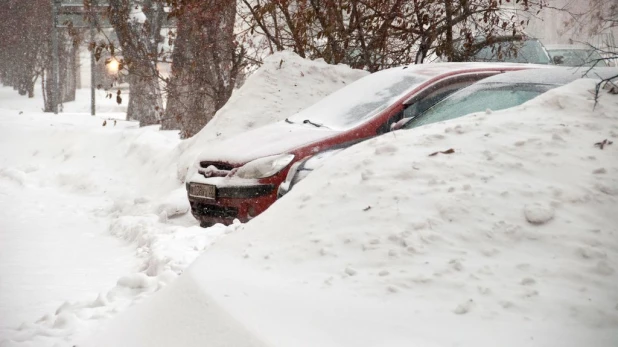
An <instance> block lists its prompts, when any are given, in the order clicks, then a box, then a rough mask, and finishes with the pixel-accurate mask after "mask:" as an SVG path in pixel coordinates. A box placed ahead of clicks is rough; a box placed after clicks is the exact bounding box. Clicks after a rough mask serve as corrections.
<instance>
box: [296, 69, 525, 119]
mask: <svg viewBox="0 0 618 347" xmlns="http://www.w3.org/2000/svg"><path fill="white" fill-rule="evenodd" d="M523 66H526V67H530V65H522V64H515V63H476V62H470V63H436V64H423V65H407V66H402V67H396V68H391V69H387V70H382V71H378V72H375V73H373V74H371V75H369V76H366V77H363V78H361V79H359V80H357V81H355V82H354V83H352V84H350V85H349V86H347V87H346V88H343V89H340V90H338V91H336V92H334V93H333V94H331V95H329V96H327V97H326V98H324V99H322V100H320V101H318V102H317V103H315V104H313V105H312V106H310V107H308V108H306V109H304V110H302V111H300V112H298V113H297V114H295V115H293V116H291V117H289V120H290V121H291V122H293V123H303V122H304V121H305V120H311V122H313V123H315V124H320V125H324V126H325V127H328V128H330V129H333V130H346V129H351V128H353V127H355V126H357V125H359V124H361V123H362V122H364V121H366V120H367V119H370V118H371V117H373V116H375V115H376V114H378V113H379V112H381V111H382V110H384V109H385V108H387V107H388V106H390V105H392V104H393V103H394V102H396V101H397V100H398V99H400V98H402V97H403V96H405V95H406V94H408V93H410V92H411V91H412V90H414V88H416V87H418V86H420V85H421V84H423V83H424V82H426V81H428V80H430V79H432V78H435V77H438V76H440V75H444V74H451V73H454V72H465V71H474V70H479V69H500V68H514V67H523Z"/></svg>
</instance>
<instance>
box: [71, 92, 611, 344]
mask: <svg viewBox="0 0 618 347" xmlns="http://www.w3.org/2000/svg"><path fill="white" fill-rule="evenodd" d="M593 88H594V84H593V82H592V81H590V80H580V81H577V82H575V83H572V84H571V85H568V86H565V87H562V88H558V89H555V90H552V91H550V92H548V93H546V94H544V95H543V96H541V97H539V98H537V99H535V100H532V101H531V102H528V103H527V104H525V105H522V106H520V107H517V108H514V109H511V110H505V111H500V112H491V110H488V111H487V112H483V113H480V114H473V115H469V116H467V117H463V118H460V119H456V120H454V121H450V122H446V123H436V124H432V125H429V126H425V127H422V128H418V129H414V130H408V131H399V132H395V133H391V134H387V135H385V136H381V137H379V138H376V139H373V140H370V141H367V142H364V143H362V144H359V145H357V146H354V147H351V148H349V149H347V150H345V151H343V152H342V153H340V154H338V155H337V156H336V160H331V161H329V162H327V163H326V165H325V166H324V167H323V168H321V169H320V170H319V171H317V172H315V173H314V174H312V175H310V176H309V177H308V178H307V179H305V180H304V181H303V182H302V183H301V184H300V185H298V186H297V187H295V188H294V190H292V192H291V193H290V194H289V195H286V196H285V198H284V199H282V200H280V201H278V202H277V203H276V204H275V205H274V206H273V207H272V208H270V209H269V210H268V211H266V212H265V213H263V214H261V215H260V216H258V217H257V218H256V219H254V220H253V221H252V222H251V223H249V224H246V225H244V226H242V227H241V230H239V231H237V232H235V233H232V234H230V235H228V236H227V237H226V238H224V239H222V240H221V241H219V242H218V243H217V244H215V245H214V246H213V247H212V248H211V249H209V251H208V252H206V253H205V254H204V255H202V256H201V257H200V258H199V259H198V260H197V261H196V262H195V263H194V264H193V265H192V266H191V267H190V268H189V269H188V270H187V271H185V273H184V274H183V276H181V278H182V280H179V281H176V282H175V283H173V284H172V285H170V286H168V287H167V288H166V289H165V291H164V292H162V293H161V295H160V296H158V297H153V298H151V299H149V300H148V301H147V302H144V303H143V304H142V305H140V306H137V307H134V308H133V309H130V310H128V311H127V312H125V313H124V314H122V315H121V316H119V317H118V319H117V320H114V321H111V322H110V323H109V325H107V327H105V328H103V329H102V330H101V331H99V332H98V333H97V334H95V335H94V336H93V337H92V338H90V339H89V340H88V341H87V342H85V343H80V344H79V346H112V345H123V346H149V347H153V346H169V345H183V346H185V347H191V346H202V345H204V343H207V344H208V345H209V346H224V345H230V343H227V342H228V341H226V340H225V339H220V338H219V337H221V336H223V335H222V334H225V333H229V332H230V331H231V332H238V334H242V336H247V334H249V335H248V336H247V337H246V338H245V339H240V338H239V340H235V342H234V343H231V345H235V346H248V345H255V344H256V343H257V342H256V341H260V342H263V343H264V344H266V345H269V346H410V345H415V346H416V345H418V346H451V345H463V346H472V345H474V346H496V345H500V346H517V347H521V346H532V345H534V346H607V347H610V346H616V345H617V344H618V272H617V271H618V229H617V228H618V216H617V215H616V206H618V178H617V177H618V160H616V158H617V157H618V156H617V151H618V144H616V143H615V141H616V140H617V139H618V97H616V96H613V95H608V94H605V93H604V94H603V95H602V97H601V100H600V104H599V105H598V106H597V107H596V109H595V110H594V111H593V101H592V100H591V94H590V91H591V90H592V89H593ZM605 139H607V140H609V141H613V142H614V143H613V144H611V145H605V146H604V148H603V149H601V148H599V147H600V146H595V143H599V142H601V141H603V140H605ZM449 149H453V151H449ZM436 152H437V154H435V155H434V153H436ZM443 152H445V153H443ZM449 153H450V154H449ZM188 297H190V298H191V300H188V299H187V298H188ZM194 305H195V306H201V307H203V308H204V309H203V310H196V309H195V306H194ZM168 310H170V311H171V312H172V316H171V317H166V315H167V312H168ZM219 318H220V319H219ZM196 322H197V324H196ZM209 322H217V325H216V329H215V328H212V327H209V326H208V325H209ZM213 330H214V331H213ZM239 336H240V335H239ZM170 337H172V338H171V339H170ZM174 342H177V343H174Z"/></svg>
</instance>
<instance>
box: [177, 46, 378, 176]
mask: <svg viewBox="0 0 618 347" xmlns="http://www.w3.org/2000/svg"><path fill="white" fill-rule="evenodd" d="M367 74H369V73H368V72H367V71H363V70H355V69H351V68H350V67H349V66H347V65H329V64H326V63H325V62H324V60H322V59H318V60H307V59H303V58H301V57H300V56H298V55H297V54H295V53H292V52H288V51H283V52H277V53H275V54H273V55H271V56H269V57H267V58H266V59H264V64H263V65H262V66H261V67H260V68H259V69H258V70H257V71H256V72H255V73H254V74H252V75H251V76H249V78H248V79H247V81H246V82H245V84H244V85H243V86H242V87H241V88H240V89H237V90H234V93H233V94H232V96H231V97H230V99H229V100H228V102H227V103H226V104H225V106H223V108H221V109H220V110H219V112H217V114H216V115H215V117H214V118H213V119H212V120H211V121H210V122H209V123H208V124H206V126H205V127H204V129H202V130H201V131H200V132H199V133H198V134H196V135H195V136H193V137H192V138H190V139H188V140H186V141H184V142H183V143H182V145H181V146H179V148H178V153H179V155H180V161H179V177H180V178H181V179H182V180H184V178H185V175H186V172H187V169H188V168H189V167H190V166H191V165H193V164H194V162H195V160H196V159H195V158H196V157H197V156H198V155H199V154H200V153H201V151H202V150H204V149H205V148H208V146H209V145H210V144H211V143H212V142H213V141H220V140H223V139H226V138H230V137H231V136H234V135H237V134H239V133H242V132H244V131H247V130H251V129H255V128H258V127H261V126H263V125H267V124H270V123H274V122H276V121H280V120H283V119H285V118H287V117H289V116H291V115H293V114H295V113H296V112H298V111H300V110H302V109H304V108H306V107H308V106H310V105H312V104H313V103H315V102H317V101H319V100H320V99H322V98H323V97H325V96H327V95H328V94H330V93H332V92H334V91H336V90H338V89H340V88H343V87H345V86H346V85H348V84H350V83H352V82H354V81H355V80H357V79H359V78H361V77H363V76H366V75H367Z"/></svg>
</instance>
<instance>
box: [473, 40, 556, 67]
mask: <svg viewBox="0 0 618 347" xmlns="http://www.w3.org/2000/svg"><path fill="white" fill-rule="evenodd" d="M469 60H470V61H477V62H510V63H527V64H552V60H551V57H550V55H549V53H548V52H547V50H546V49H545V47H544V46H543V44H542V43H541V41H539V40H538V39H534V38H527V39H524V40H516V41H509V42H499V43H494V44H492V45H489V46H486V47H483V48H482V49H481V50H480V51H478V52H477V53H476V54H474V55H473V56H472V57H471V58H470V59H469Z"/></svg>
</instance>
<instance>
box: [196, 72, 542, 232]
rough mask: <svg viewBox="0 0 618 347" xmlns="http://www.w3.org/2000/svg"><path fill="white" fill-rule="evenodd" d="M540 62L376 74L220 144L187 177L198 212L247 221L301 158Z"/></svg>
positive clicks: (210, 218) (204, 218) (207, 219)
mask: <svg viewBox="0 0 618 347" xmlns="http://www.w3.org/2000/svg"><path fill="white" fill-rule="evenodd" d="M539 67H542V66H535V65H530V64H511V63H439V64H428V65H410V66H403V67H397V68H392V69H388V70H383V71H380V72H376V73H373V74H371V75H369V76H367V77H364V78H361V79H360V80H358V81H356V82H354V83H352V84H350V85H349V86H347V87H345V88H342V89H340V90H338V91H337V92H334V93H332V94H331V95H329V96H328V97H326V98H324V99H322V100H321V101H319V102H317V103H316V104H314V105H312V106H310V107H308V108H306V109H304V110H302V111H300V112H298V113H297V114H295V115H293V116H291V117H289V118H287V119H285V120H284V121H280V122H277V123H274V124H271V125H267V126H264V127H261V128H258V129H255V130H252V131H248V132H246V133H242V134H240V135H237V136H235V137H232V138H229V139H226V140H223V141H220V142H218V143H213V145H212V146H210V147H209V148H207V149H206V150H205V151H204V152H203V153H202V154H201V155H200V157H199V159H198V161H197V162H196V164H195V165H196V166H197V167H196V168H195V170H194V174H193V175H191V176H190V177H189V178H188V180H187V183H186V187H187V194H188V198H189V201H190V203H191V211H192V213H193V215H194V216H195V218H197V219H198V220H199V221H200V224H201V225H202V226H208V225H212V224H214V223H224V224H229V223H231V222H232V221H233V220H234V219H239V220H240V221H243V222H246V221H248V220H250V219H251V218H253V217H255V216H257V215H258V214H260V213H262V212H263V211H264V210H266V209H267V208H268V207H269V206H270V205H271V204H273V203H274V202H275V201H276V200H277V189H278V187H279V185H280V184H281V183H282V182H283V181H284V179H285V178H286V175H287V172H288V170H289V168H290V166H291V165H292V164H294V163H295V162H296V161H299V160H301V159H303V158H306V157H308V156H311V155H313V154H315V153H318V152H320V151H323V150H325V149H327V148H332V147H335V146H340V145H344V144H346V143H351V142H357V141H359V140H362V139H367V138H371V137H374V136H377V135H380V134H384V133H386V132H388V131H390V129H391V126H392V125H393V124H395V123H396V122H398V121H400V120H401V119H403V118H404V117H406V118H407V117H414V116H415V115H418V114H420V113H422V112H423V111H425V110H427V109H428V108H430V107H431V106H433V105H434V104H436V103H437V102H438V101H440V100H442V99H444V98H445V97H447V96H448V95H450V94H452V93H454V92H455V91H457V90H459V89H461V88H463V87H466V86H468V85H470V84H472V83H474V82H476V81H479V80H481V79H483V78H486V77H489V76H493V75H496V74H499V73H502V72H505V71H516V70H522V69H531V68H539ZM247 107H251V106H250V105H248V106H247Z"/></svg>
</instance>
